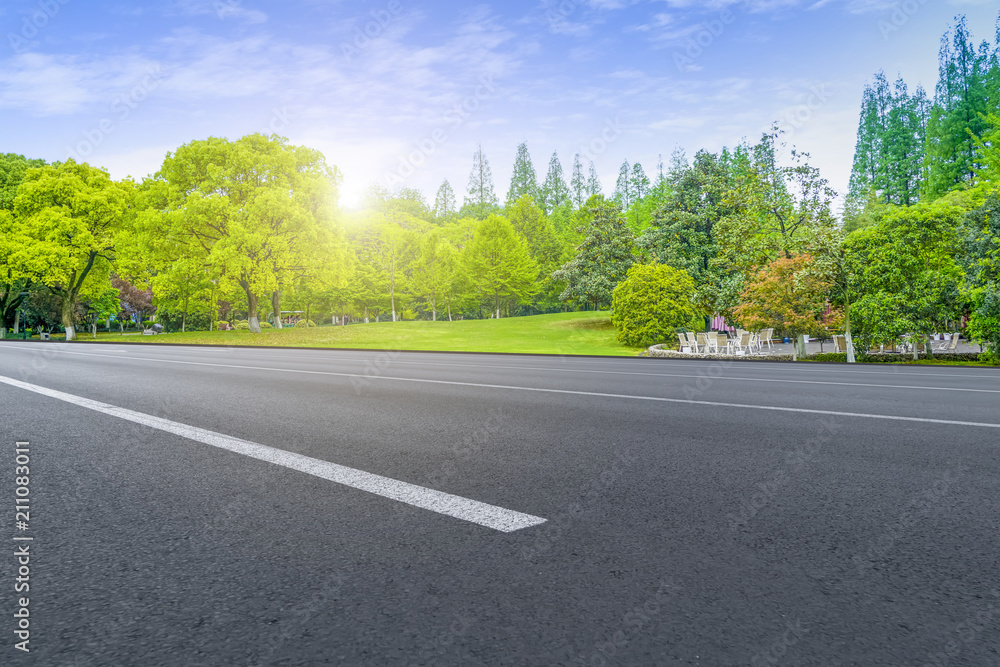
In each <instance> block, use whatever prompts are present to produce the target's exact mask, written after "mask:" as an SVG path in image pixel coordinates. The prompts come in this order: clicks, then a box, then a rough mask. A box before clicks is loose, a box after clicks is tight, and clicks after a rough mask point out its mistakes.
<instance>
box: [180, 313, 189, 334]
mask: <svg viewBox="0 0 1000 667" xmlns="http://www.w3.org/2000/svg"><path fill="white" fill-rule="evenodd" d="M187 315H188V314H187V311H186V310H185V311H184V312H183V313H181V333H184V332H185V331H186V330H187Z"/></svg>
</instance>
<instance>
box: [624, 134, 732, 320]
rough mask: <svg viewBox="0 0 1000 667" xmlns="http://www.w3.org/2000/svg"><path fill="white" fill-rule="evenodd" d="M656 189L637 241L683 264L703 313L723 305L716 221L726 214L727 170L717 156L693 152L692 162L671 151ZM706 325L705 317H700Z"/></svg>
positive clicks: (654, 255)
mask: <svg viewBox="0 0 1000 667" xmlns="http://www.w3.org/2000/svg"><path fill="white" fill-rule="evenodd" d="M673 158H674V159H673V160H672V163H671V168H670V171H669V172H668V173H667V174H666V175H665V176H664V180H663V182H662V184H661V185H660V186H658V188H659V189H660V190H661V194H660V195H659V196H660V198H661V200H660V203H659V205H658V206H656V208H654V210H653V212H652V215H651V217H650V224H649V226H648V227H647V228H646V229H645V230H643V233H642V235H641V236H640V237H639V239H638V241H637V245H638V247H639V248H640V249H642V251H643V252H644V253H645V254H646V256H647V257H649V258H650V259H652V260H654V261H656V262H659V263H662V264H669V265H670V266H673V267H675V268H678V269H684V270H685V271H686V272H687V273H688V275H689V276H691V278H692V280H694V283H695V289H696V292H695V295H694V296H693V297H692V298H693V299H694V301H695V303H697V304H698V306H699V308H701V309H703V310H705V311H707V312H708V313H709V314H712V313H717V312H723V311H727V310H729V309H728V308H727V307H726V302H727V299H726V298H725V297H724V296H723V295H722V294H721V293H720V291H721V290H720V285H721V284H722V273H723V272H722V271H721V270H720V267H719V266H718V262H717V257H718V255H719V244H718V239H717V229H716V228H717V225H718V224H719V221H720V220H722V219H723V218H725V217H727V216H729V215H731V214H732V208H731V207H729V206H727V205H726V204H725V202H724V200H725V197H726V193H727V191H728V185H729V174H728V173H727V169H726V165H725V163H724V160H723V158H721V157H720V156H719V155H716V154H714V153H709V152H708V151H698V152H697V153H696V154H695V156H694V161H693V163H692V164H690V165H689V164H688V162H687V159H686V158H685V157H684V156H683V154H679V153H675V155H674V156H673ZM705 324H706V327H707V325H708V324H709V322H707V321H706V323H705Z"/></svg>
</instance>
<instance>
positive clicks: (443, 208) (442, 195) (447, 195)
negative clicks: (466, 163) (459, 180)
mask: <svg viewBox="0 0 1000 667" xmlns="http://www.w3.org/2000/svg"><path fill="white" fill-rule="evenodd" d="M455 206H456V204H455V191H454V190H452V189H451V183H449V182H448V179H445V181H444V183H442V184H441V187H439V188H438V191H437V195H435V196H434V217H435V218H436V219H438V220H441V219H442V218H447V217H449V216H450V215H451V214H453V213H454V212H455Z"/></svg>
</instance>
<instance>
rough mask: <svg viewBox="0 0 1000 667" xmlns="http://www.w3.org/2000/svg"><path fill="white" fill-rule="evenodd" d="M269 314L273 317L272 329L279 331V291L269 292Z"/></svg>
mask: <svg viewBox="0 0 1000 667" xmlns="http://www.w3.org/2000/svg"><path fill="white" fill-rule="evenodd" d="M271 313H272V314H273V315H274V328H275V329H281V328H282V326H281V290H274V291H273V292H271Z"/></svg>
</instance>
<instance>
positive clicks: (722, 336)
mask: <svg viewBox="0 0 1000 667" xmlns="http://www.w3.org/2000/svg"><path fill="white" fill-rule="evenodd" d="M731 341H732V339H731V338H729V336H727V335H726V333H725V332H724V331H721V332H719V333H718V334H717V335H716V337H715V350H716V351H717V352H719V351H721V350H722V349H723V348H725V350H726V354H729V349H730V342H731Z"/></svg>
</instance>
